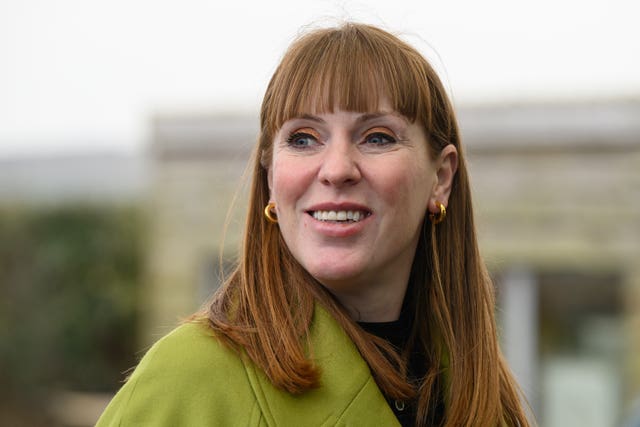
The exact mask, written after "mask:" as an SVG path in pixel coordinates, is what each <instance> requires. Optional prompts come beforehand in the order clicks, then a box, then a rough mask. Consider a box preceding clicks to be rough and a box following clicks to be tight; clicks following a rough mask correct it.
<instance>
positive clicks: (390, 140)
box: [285, 131, 398, 149]
mask: <svg viewBox="0 0 640 427" xmlns="http://www.w3.org/2000/svg"><path fill="white" fill-rule="evenodd" d="M303 138H309V139H311V140H313V141H314V142H318V137H317V136H315V135H313V134H312V133H310V132H299V131H296V132H293V133H292V134H291V135H289V136H288V137H287V139H286V140H285V141H286V143H287V145H288V146H290V147H293V148H298V149H303V148H306V147H309V146H310V145H311V144H297V142H298V141H299V140H301V139H303ZM372 138H381V139H383V140H386V141H384V142H381V143H375V142H370V140H371V139H372ZM363 142H364V143H367V144H371V145H376V146H385V145H390V144H394V143H396V142H398V141H397V139H396V138H395V137H393V136H392V135H390V134H389V133H387V132H381V131H376V132H370V133H368V134H366V135H364V138H363Z"/></svg>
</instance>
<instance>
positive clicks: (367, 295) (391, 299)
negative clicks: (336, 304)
mask: <svg viewBox="0 0 640 427" xmlns="http://www.w3.org/2000/svg"><path fill="white" fill-rule="evenodd" d="M406 291H407V280H404V281H403V282H401V283H395V284H394V286H369V287H367V288H366V289H365V290H364V291H363V292H341V293H340V294H339V295H337V294H335V293H334V295H335V296H336V298H337V299H338V300H339V301H340V303H341V304H342V305H343V306H344V307H345V308H346V309H347V311H348V312H349V314H350V315H351V318H352V319H353V320H355V321H357V322H392V321H394V320H398V318H399V317H400V312H401V310H402V302H403V301H404V295H405V293H406Z"/></svg>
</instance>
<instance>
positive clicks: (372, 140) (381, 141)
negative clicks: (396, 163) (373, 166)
mask: <svg viewBox="0 0 640 427" xmlns="http://www.w3.org/2000/svg"><path fill="white" fill-rule="evenodd" d="M365 141H366V142H367V143H369V144H373V145H386V144H393V143H394V142H396V139H395V138H394V137H392V136H391V135H389V134H386V133H384V132H371V133H370V134H368V135H366V136H365Z"/></svg>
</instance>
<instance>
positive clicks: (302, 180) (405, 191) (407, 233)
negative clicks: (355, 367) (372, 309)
mask: <svg viewBox="0 0 640 427" xmlns="http://www.w3.org/2000/svg"><path fill="white" fill-rule="evenodd" d="M436 183H437V173H436V161H434V160H432V159H431V158H430V156H429V154H428V148H427V141H426V137H425V135H424V132H423V130H422V126H420V125H419V124H417V123H414V124H412V123H409V122H408V121H407V119H406V118H404V117H403V116H401V115H399V114H398V113H396V112H394V111H392V110H391V109H390V108H389V107H388V106H387V105H386V103H385V104H383V105H381V107H380V109H379V111H377V112H373V113H356V112H347V111H335V112H334V113H329V114H309V115H305V116H303V117H299V118H294V119H291V120H289V121H287V122H285V123H284V124H283V126H282V128H281V129H280V130H279V131H278V133H277V134H276V136H275V140H274V145H273V157H272V161H271V166H270V168H269V188H270V191H271V200H272V201H273V202H275V203H276V209H275V210H276V214H277V217H278V225H279V227H280V231H281V233H282V236H283V238H284V241H285V242H286V244H287V247H288V248H289V250H290V251H291V253H292V254H293V256H294V257H295V258H296V260H297V261H298V262H299V263H300V264H301V265H302V266H303V267H304V268H305V269H306V270H307V271H308V272H309V273H310V274H311V275H312V276H313V277H315V278H316V279H317V280H318V281H320V283H322V284H323V285H324V286H325V287H327V288H328V289H329V290H330V291H331V292H332V293H334V295H336V296H337V297H338V299H341V297H344V298H345V299H347V300H349V299H350V298H351V299H353V298H358V296H362V295H365V294H368V293H371V292H373V293H375V294H377V295H378V296H380V297H382V298H385V297H389V298H395V299H398V296H397V295H396V294H397V293H398V292H400V295H399V298H400V300H401V299H402V297H403V296H404V291H405V289H406V283H407V281H408V278H409V272H410V269H411V264H412V261H413V257H414V254H415V250H416V245H417V242H418V239H419V236H420V230H421V225H422V222H423V219H424V217H425V214H426V213H427V208H428V204H429V202H430V200H431V201H432V202H433V201H434V200H435V199H431V198H432V196H433V193H434V191H433V190H434V187H435V186H436ZM343 302H344V301H343Z"/></svg>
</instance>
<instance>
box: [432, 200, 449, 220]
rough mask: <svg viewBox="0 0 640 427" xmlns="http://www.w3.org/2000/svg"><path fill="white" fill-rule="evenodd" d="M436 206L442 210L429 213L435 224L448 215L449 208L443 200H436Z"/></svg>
mask: <svg viewBox="0 0 640 427" xmlns="http://www.w3.org/2000/svg"><path fill="white" fill-rule="evenodd" d="M436 207H438V208H439V209H440V212H439V213H438V214H433V213H430V214H429V219H430V220H431V222H432V223H433V225H436V224H440V223H441V222H442V221H444V219H445V218H446V217H447V208H445V207H444V205H443V204H442V203H441V202H436Z"/></svg>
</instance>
